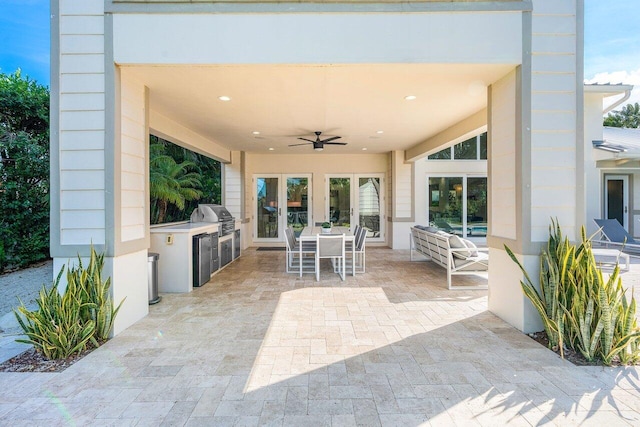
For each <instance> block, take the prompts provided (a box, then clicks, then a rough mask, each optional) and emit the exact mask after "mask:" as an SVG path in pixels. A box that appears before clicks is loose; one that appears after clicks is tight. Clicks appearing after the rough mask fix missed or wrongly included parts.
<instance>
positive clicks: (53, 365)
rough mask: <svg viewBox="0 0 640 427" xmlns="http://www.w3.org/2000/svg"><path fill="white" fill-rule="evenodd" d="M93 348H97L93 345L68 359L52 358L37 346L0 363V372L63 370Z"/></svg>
mask: <svg viewBox="0 0 640 427" xmlns="http://www.w3.org/2000/svg"><path fill="white" fill-rule="evenodd" d="M93 350H95V348H93V347H92V348H89V349H87V350H84V351H83V352H81V353H76V354H73V355H71V356H69V357H68V358H66V359H57V360H51V359H47V358H46V357H44V355H43V354H42V353H39V352H37V351H36V349H35V348H30V349H29V350H26V351H23V352H22V353H20V354H19V355H17V356H14V357H13V358H11V359H9V360H7V361H5V362H3V363H0V372H62V371H64V370H65V369H67V368H68V367H69V366H71V365H73V364H74V363H76V362H77V361H78V360H80V359H82V358H83V357H84V356H86V355H87V354H89V353H91V352H92V351H93Z"/></svg>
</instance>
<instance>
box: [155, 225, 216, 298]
mask: <svg viewBox="0 0 640 427" xmlns="http://www.w3.org/2000/svg"><path fill="white" fill-rule="evenodd" d="M150 231H151V247H150V248H149V252H155V253H158V254H160V258H159V259H158V291H159V292H175V293H186V292H191V291H192V290H193V236H195V235H196V234H200V233H215V232H216V231H218V224H212V223H210V222H187V223H181V224H170V225H166V226H159V227H153V228H151V230H150Z"/></svg>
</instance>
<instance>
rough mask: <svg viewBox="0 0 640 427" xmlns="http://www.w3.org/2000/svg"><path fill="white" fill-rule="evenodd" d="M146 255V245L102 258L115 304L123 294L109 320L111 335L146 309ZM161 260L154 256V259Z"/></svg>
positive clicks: (126, 325) (140, 315) (131, 323)
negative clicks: (120, 304) (115, 313)
mask: <svg viewBox="0 0 640 427" xmlns="http://www.w3.org/2000/svg"><path fill="white" fill-rule="evenodd" d="M147 259H148V257H147V250H146V249H145V250H143V251H138V252H133V253H130V254H127V255H122V256H119V257H115V258H107V259H105V267H104V269H105V272H107V271H108V272H110V275H111V283H112V284H113V286H112V295H113V302H114V305H115V306H117V304H119V303H120V301H122V300H123V299H124V298H125V297H126V299H125V300H124V303H122V307H121V308H120V311H119V312H118V315H117V316H116V320H115V322H114V324H113V334H114V335H117V334H119V333H120V332H122V331H124V330H125V329H127V328H128V327H129V326H131V325H133V324H134V323H136V322H137V321H138V320H140V319H142V318H143V317H144V316H146V315H147V314H148V313H149V288H148V282H147V280H148V279H147V269H148V261H147ZM161 261H162V260H158V262H161ZM166 261H168V260H166ZM105 278H106V275H105Z"/></svg>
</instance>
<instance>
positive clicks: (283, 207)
mask: <svg viewBox="0 0 640 427" xmlns="http://www.w3.org/2000/svg"><path fill="white" fill-rule="evenodd" d="M259 178H277V179H278V190H277V209H278V210H277V228H278V233H277V235H276V236H274V237H258V214H259V212H258V206H257V205H256V202H257V200H258V187H257V179H259ZM289 178H306V179H307V180H308V181H307V182H308V184H307V197H308V198H307V225H310V224H313V222H312V221H313V194H312V189H313V176H312V174H310V173H293V174H274V173H258V174H253V177H252V179H251V185H252V186H253V190H252V199H251V204H252V208H251V215H252V218H253V242H254V243H281V242H284V241H285V234H284V229H285V228H286V227H287V215H288V209H287V179H289Z"/></svg>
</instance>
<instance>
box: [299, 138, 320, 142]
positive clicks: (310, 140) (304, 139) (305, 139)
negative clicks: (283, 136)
mask: <svg viewBox="0 0 640 427" xmlns="http://www.w3.org/2000/svg"><path fill="white" fill-rule="evenodd" d="M298 139H301V140H303V141H309V142H316V141H314V140H312V139H307V138H298Z"/></svg>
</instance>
